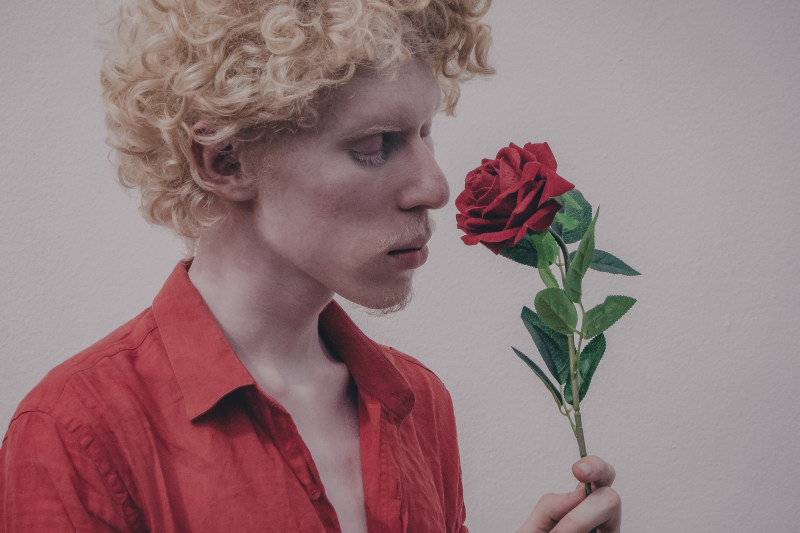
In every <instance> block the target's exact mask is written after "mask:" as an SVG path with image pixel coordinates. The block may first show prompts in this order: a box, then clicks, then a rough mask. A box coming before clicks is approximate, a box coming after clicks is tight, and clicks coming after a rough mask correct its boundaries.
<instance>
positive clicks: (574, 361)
mask: <svg viewBox="0 0 800 533" xmlns="http://www.w3.org/2000/svg"><path fill="white" fill-rule="evenodd" d="M549 229H550V234H551V235H552V236H553V238H555V240H556V244H558V247H559V248H561V255H563V256H564V273H565V274H566V273H567V272H569V251H568V250H567V245H566V243H565V242H564V239H562V238H561V235H559V234H558V233H556V232H555V231H553V228H552V227H551V228H549ZM568 340H569V378H570V385H571V386H572V410H573V412H574V414H575V439H576V440H577V441H578V451H579V452H580V455H581V457H586V441H585V440H584V437H583V422H582V421H581V401H580V387H579V386H578V357H577V353H576V351H575V338H574V337H573V336H572V335H569V336H568ZM585 488H586V495H587V496H588V495H589V494H591V493H592V485H591V483H586V484H585Z"/></svg>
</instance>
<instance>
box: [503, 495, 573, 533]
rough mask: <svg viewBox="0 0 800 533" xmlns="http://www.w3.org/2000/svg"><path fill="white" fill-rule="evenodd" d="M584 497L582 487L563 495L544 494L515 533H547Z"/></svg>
mask: <svg viewBox="0 0 800 533" xmlns="http://www.w3.org/2000/svg"><path fill="white" fill-rule="evenodd" d="M585 497H586V493H585V492H584V490H583V485H581V486H580V488H579V489H576V490H574V491H572V492H569V493H565V494H545V495H544V496H542V497H541V499H540V500H539V502H538V503H537V504H536V507H534V508H533V512H532V513H531V515H530V516H529V517H528V519H527V520H526V521H525V523H524V524H522V527H520V528H519V529H518V530H517V533H547V532H549V531H551V530H552V529H553V527H554V526H555V525H556V524H557V523H558V521H559V520H561V519H562V518H563V517H564V516H565V515H566V514H567V513H569V512H570V511H571V510H572V509H574V508H575V506H576V505H578V504H579V503H580V502H581V500H583V499H584V498H585Z"/></svg>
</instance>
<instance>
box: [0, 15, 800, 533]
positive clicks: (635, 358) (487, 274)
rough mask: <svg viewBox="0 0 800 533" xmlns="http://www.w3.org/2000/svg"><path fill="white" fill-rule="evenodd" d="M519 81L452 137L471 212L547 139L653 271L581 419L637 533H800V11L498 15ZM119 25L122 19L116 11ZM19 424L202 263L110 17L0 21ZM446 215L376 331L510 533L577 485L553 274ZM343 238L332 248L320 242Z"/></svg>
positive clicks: (5, 354)
mask: <svg viewBox="0 0 800 533" xmlns="http://www.w3.org/2000/svg"><path fill="white" fill-rule="evenodd" d="M495 3H496V5H495V6H494V8H493V10H492V12H491V15H490V17H489V19H490V21H491V22H492V23H493V25H494V28H495V31H494V36H495V42H496V44H495V48H494V52H493V57H494V59H495V63H496V65H497V68H498V74H497V76H496V77H494V78H493V79H491V80H485V81H476V82H473V83H472V84H470V85H468V86H467V87H465V89H464V96H463V100H462V103H461V106H460V109H459V115H458V117H457V118H455V119H448V118H442V119H441V120H438V122H437V124H436V126H435V136H436V139H437V150H438V154H439V157H440V160H441V163H442V167H443V168H444V170H445V172H446V173H447V175H448V176H449V178H450V180H451V186H452V189H453V197H455V195H456V194H457V193H458V192H459V190H460V186H461V185H460V184H461V183H462V177H463V175H464V173H465V172H466V171H468V170H470V169H471V168H473V167H474V166H476V165H477V164H478V162H479V160H480V159H481V157H485V156H490V155H493V154H494V152H496V150H497V149H498V148H499V147H500V146H501V145H503V144H506V143H507V142H508V141H515V142H518V143H524V142H526V141H543V140H547V141H549V142H550V145H551V147H552V149H553V151H554V153H555V155H556V157H557V158H558V160H559V162H560V166H559V170H560V171H561V173H562V174H563V175H564V176H565V177H567V178H568V179H571V180H572V181H574V182H575V183H577V184H578V186H579V187H580V188H581V189H582V191H583V192H584V193H585V194H586V196H587V197H588V198H589V199H590V201H592V202H593V203H594V204H600V205H602V208H603V209H602V214H601V218H600V221H599V225H598V234H597V243H598V247H599V248H602V249H606V250H608V251H612V252H615V253H617V254H618V255H620V256H621V257H623V258H624V259H625V260H627V261H628V262H629V263H631V264H632V265H633V266H635V267H636V268H638V269H639V270H641V271H642V272H643V273H644V275H643V276H642V277H640V278H621V277H612V276H608V275H602V274H594V275H592V274H590V277H589V278H588V279H587V284H588V286H589V287H590V290H589V292H590V294H589V296H588V298H587V299H588V301H589V302H590V303H597V302H598V301H599V300H600V299H602V297H604V296H605V295H606V294H609V293H622V294H629V295H632V296H635V297H638V298H639V299H640V301H639V303H638V304H637V306H636V307H635V308H634V309H633V311H632V312H631V314H630V316H627V317H626V318H624V319H623V321H622V322H620V324H619V325H618V326H617V327H615V328H614V329H612V330H611V332H610V334H609V335H608V341H609V350H608V353H607V354H606V358H605V359H604V361H603V362H602V364H601V366H600V368H599V370H598V373H597V374H596V377H595V381H594V383H593V386H592V390H591V391H590V392H589V395H588V398H587V401H586V403H585V406H584V413H585V422H586V430H587V439H588V446H589V449H590V452H595V453H598V454H601V455H603V456H604V457H606V458H608V459H609V460H610V461H611V462H612V463H614V464H615V465H616V467H617V469H618V472H619V477H618V483H617V487H618V489H619V491H620V492H621V493H622V495H623V498H624V501H625V504H624V506H625V522H624V524H625V527H624V529H625V530H626V531H631V532H653V533H658V532H664V533H666V532H675V531H703V532H719V533H722V532H729V531H773V532H790V531H796V529H797V524H798V523H800V507H799V506H798V505H796V501H797V492H798V490H800V489H798V487H799V486H798V482H797V479H798V476H800V459H798V452H799V451H800V449H799V448H800V446H798V443H797V442H798V438H799V437H800V429H798V425H799V423H800V420H798V405H799V404H800V387H798V386H797V384H796V383H797V381H798V379H800V358H798V356H797V353H796V344H797V343H796V338H797V323H798V319H800V313H798V311H797V305H798V297H800V289H799V288H798V287H799V286H800V284H798V282H797V281H796V280H797V273H796V265H797V262H798V260H800V249H798V237H797V226H798V223H800V215H799V214H798V208H797V202H798V200H800V180H799V179H798V174H799V172H798V171H799V170H800V150H798V140H800V102H798V94H800V59H798V58H800V32H798V30H797V28H798V27H800V4H798V3H797V2H796V1H794V0H765V1H760V2H750V1H743V0H735V1H734V0H727V1H723V0H701V1H699V2H697V1H689V0H677V1H673V2H655V1H643V0H625V1H606V2H599V1H588V0H584V1H571V2H564V1H556V0H552V1H550V0H547V1H537V0H497V1H496V2H495ZM110 4H113V1H112V0H104V1H103V5H110ZM0 24H1V25H2V31H0V59H1V61H2V63H1V65H2V70H1V71H2V79H1V80H0V117H2V120H3V128H2V131H3V140H2V142H0V162H2V173H0V179H1V180H2V198H3V202H2V209H1V210H0V298H1V299H2V305H1V306H0V346H2V352H1V354H2V372H1V373H0V426H2V428H3V429H4V428H5V426H6V423H7V422H8V420H9V419H10V417H11V414H12V412H13V410H14V408H15V406H16V405H17V403H18V402H19V401H20V400H21V399H22V397H23V396H24V394H25V393H26V391H28V390H29V389H30V388H31V387H32V386H34V385H35V384H36V382H37V381H38V380H40V379H41V378H42V376H43V375H44V374H45V373H46V371H47V370H48V369H49V368H51V367H52V366H53V365H55V364H57V363H58V362H60V361H62V360H64V359H66V358H67V357H69V356H70V355H72V354H74V353H75V352H77V351H79V350H80V349H82V348H84V347H85V346H87V345H88V344H90V343H91V342H93V341H94V340H96V339H98V338H99V337H101V336H102V335H104V334H105V333H107V332H109V331H110V330H111V329H113V328H114V327H116V326H117V325H119V324H121V323H122V322H124V321H125V320H127V319H129V318H130V317H132V316H133V315H135V314H136V313H138V312H139V311H140V310H141V309H143V308H144V307H146V306H147V305H149V302H150V301H151V299H152V297H153V295H154V294H155V293H156V291H157V290H158V289H159V287H160V286H161V283H162V282H163V280H164V278H165V277H166V276H167V274H168V273H169V271H170V270H171V268H172V266H173V265H174V263H175V262H176V261H177V260H178V259H179V258H180V257H181V256H182V253H183V251H182V247H181V246H180V243H178V242H177V241H176V240H175V239H173V238H172V237H171V236H170V235H169V234H168V233H167V232H166V231H164V230H160V229H154V228H150V227H148V226H147V225H146V224H145V223H143V222H142V221H141V220H140V219H139V217H138V215H137V212H136V206H137V201H136V199H135V198H134V197H132V196H130V195H127V194H126V193H125V192H123V191H122V190H121V189H120V188H119V186H118V185H117V184H116V183H115V181H114V176H113V170H112V168H111V167H110V165H109V164H108V162H107V149H106V147H105V145H104V141H103V139H104V127H103V111H102V107H101V104H100V99H99V83H98V81H97V69H98V64H99V60H100V55H99V52H98V51H97V50H96V49H95V48H94V44H93V43H94V41H95V39H96V37H97V30H96V24H95V15H94V14H93V5H92V3H91V2H78V1H75V0H69V1H67V0H62V1H58V2H39V1H26V0H4V1H3V2H2V3H1V4H0ZM454 216H455V210H454V208H453V207H452V205H451V206H449V207H447V208H445V209H443V210H442V211H441V212H439V213H437V215H436V218H437V220H438V222H439V230H438V232H437V234H436V236H435V238H434V241H433V243H432V246H431V250H432V253H431V258H430V260H429V263H428V265H426V266H425V267H424V268H423V269H422V271H421V272H420V273H419V276H418V283H417V298H416V299H415V301H414V303H413V304H412V305H411V306H410V307H409V308H408V309H407V310H406V311H404V312H403V313H401V314H400V315H397V316H394V317H390V318H382V319H376V318H373V317H369V316H367V315H365V314H363V313H361V312H358V311H356V312H355V318H356V319H357V321H359V323H361V324H362V325H363V327H364V328H365V329H366V330H367V331H368V332H369V333H371V334H372V335H373V336H374V337H375V338H376V339H377V340H380V341H382V342H385V343H387V344H391V345H394V346H396V347H398V348H400V349H402V350H404V351H407V352H409V353H411V354H413V355H416V356H417V357H419V358H420V359H422V360H423V361H424V362H425V363H426V364H428V365H429V366H430V367H431V368H433V369H434V370H435V371H436V372H437V373H438V374H439V375H440V376H441V378H442V379H443V380H444V381H445V383H446V384H447V386H448V387H449V389H450V390H451V392H452V395H453V398H454V400H455V404H456V414H457V417H458V420H459V431H460V433H459V439H460V442H461V448H462V459H463V470H464V482H465V485H466V499H467V504H468V515H469V524H470V525H471V528H472V530H473V531H475V532H487V533H493V532H500V531H512V530H513V529H514V528H515V527H516V526H517V525H518V524H519V523H520V522H521V521H522V520H523V518H524V517H525V516H526V515H527V513H528V511H529V509H530V507H531V505H532V504H533V503H534V502H535V500H536V499H537V498H538V496H539V495H540V494H541V493H542V492H544V491H550V490H568V489H570V488H571V487H572V486H573V483H572V481H571V479H570V474H569V465H570V464H571V462H572V461H573V460H574V458H575V457H576V455H577V450H576V447H575V445H574V442H573V440H572V437H571V434H570V431H569V427H568V425H567V423H566V421H565V420H563V419H562V417H561V416H559V415H558V414H557V412H556V410H555V409H554V407H553V405H552V400H551V399H550V397H549V395H548V394H547V393H546V392H545V390H544V389H543V388H542V387H541V385H540V384H539V383H538V382H537V381H536V379H535V377H534V376H533V375H532V374H531V373H530V372H529V371H528V370H527V369H526V368H525V367H524V366H523V365H522V364H521V363H519V362H518V361H517V360H516V359H515V357H514V356H513V354H512V353H511V350H510V348H509V345H510V344H513V345H515V346H517V347H519V348H521V349H523V350H524V351H527V352H529V353H530V352H533V351H534V348H533V345H532V342H531V340H530V338H529V337H528V336H527V334H526V333H525V331H524V329H523V327H522V325H521V323H520V321H519V318H518V316H519V310H520V308H521V306H522V305H525V304H528V305H529V304H530V303H531V302H532V298H533V295H534V294H535V292H536V291H537V290H538V288H539V287H540V284H539V282H538V279H537V277H536V276H535V275H534V273H533V272H532V271H529V270H528V269H525V268H523V267H519V266H517V265H515V264H513V263H511V262H509V261H506V260H503V259H500V258H496V257H494V256H493V255H492V254H491V253H489V252H488V251H487V250H485V249H483V248H478V247H475V248H468V247H466V246H463V245H462V244H461V243H460V240H459V232H458V231H457V230H456V229H455V228H454V222H453V221H454ZM321 230H322V229H321Z"/></svg>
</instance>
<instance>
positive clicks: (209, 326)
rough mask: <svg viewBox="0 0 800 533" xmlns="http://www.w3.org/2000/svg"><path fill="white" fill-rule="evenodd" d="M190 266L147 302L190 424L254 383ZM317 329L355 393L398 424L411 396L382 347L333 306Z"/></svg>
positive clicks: (174, 273)
mask: <svg viewBox="0 0 800 533" xmlns="http://www.w3.org/2000/svg"><path fill="white" fill-rule="evenodd" d="M190 265H191V260H187V261H181V262H180V263H178V265H177V266H176V267H175V269H174V270H173V271H172V274H171V275H170V276H169V278H167V281H166V283H165V284H164V286H163V287H162V289H161V291H160V292H159V293H158V295H157V296H156V298H155V300H154V301H153V315H154V317H155V320H156V323H157V324H158V328H159V332H160V334H161V339H162V342H163V343H164V347H165V349H166V352H167V357H168V358H169V361H170V364H171V365H172V370H173V372H174V373H175V378H176V380H177V382H178V386H179V387H180V390H181V393H182V394H183V398H184V402H185V405H186V413H187V415H188V417H189V418H190V419H191V420H194V419H195V418H197V417H199V416H201V415H203V414H204V413H206V412H208V411H209V410H210V409H211V408H212V407H214V405H216V404H217V402H219V401H220V400H221V399H222V398H224V397H225V396H227V395H228V394H229V393H231V392H233V391H234V390H236V389H238V388H241V387H246V386H255V385H256V383H255V380H254V379H253V377H252V376H251V375H250V372H248V371H247V368H245V366H244V365H243V364H242V362H241V361H240V360H239V357H238V356H237V355H236V353H235V352H234V351H233V348H231V346H230V344H228V341H227V339H225V335H224V334H223V333H222V330H221V329H220V327H219V325H218V324H217V322H216V320H215V319H214V317H213V316H212V314H211V311H209V309H208V307H207V306H206V304H205V302H204V301H203V298H202V296H200V293H199V292H198V291H197V289H196V288H195V286H194V285H193V284H192V282H191V280H190V279H189V272H188V269H189V266H190ZM319 329H320V333H321V334H322V336H323V338H324V339H325V340H326V341H327V342H328V345H329V346H330V347H331V348H332V349H333V350H334V352H336V353H337V354H338V355H339V356H340V357H341V358H342V360H343V361H344V363H345V364H346V365H347V367H348V369H349V370H350V374H351V375H352V376H353V380H354V381H355V383H356V386H357V387H358V390H359V393H360V394H366V395H368V396H371V397H373V398H374V399H376V400H377V401H379V402H380V403H382V404H383V405H384V406H386V408H388V409H389V410H390V411H391V412H392V413H394V415H395V416H397V418H398V419H403V418H405V417H406V415H408V413H410V412H411V409H412V407H413V406H414V393H413V391H412V390H411V387H410V386H409V384H408V382H407V381H406V379H405V378H404V377H403V375H402V374H401V373H400V371H399V370H398V369H397V368H396V367H395V366H394V364H393V363H392V361H391V359H389V356H388V355H387V350H386V348H383V347H381V346H380V345H378V344H376V343H375V342H374V341H372V340H370V339H369V338H368V337H367V336H366V335H365V334H364V333H363V332H362V331H361V330H360V329H359V328H358V326H356V325H355V324H354V323H353V321H352V320H350V317H348V316H347V314H346V313H345V312H344V310H342V308H341V307H340V306H339V305H338V304H337V303H336V302H331V303H330V304H329V305H328V306H327V307H326V308H325V309H324V310H323V312H322V314H321V315H320V320H319Z"/></svg>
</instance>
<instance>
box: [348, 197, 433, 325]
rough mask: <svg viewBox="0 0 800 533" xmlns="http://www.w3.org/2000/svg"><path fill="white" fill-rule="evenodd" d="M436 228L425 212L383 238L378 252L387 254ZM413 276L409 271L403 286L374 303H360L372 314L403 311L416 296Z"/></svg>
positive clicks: (378, 314)
mask: <svg viewBox="0 0 800 533" xmlns="http://www.w3.org/2000/svg"><path fill="white" fill-rule="evenodd" d="M434 228H435V223H434V222H433V220H431V218H430V217H429V216H428V213H427V212H425V213H424V215H422V216H420V217H419V218H417V219H415V220H414V221H413V222H411V223H410V224H408V225H406V226H405V227H403V228H402V229H401V230H400V231H398V232H397V233H394V234H393V235H390V236H388V237H386V238H384V239H383V240H381V242H380V243H379V244H378V252H379V253H381V254H385V253H387V252H388V251H389V250H392V249H393V248H394V247H395V246H397V245H398V244H402V243H404V242H408V241H410V240H413V239H416V238H418V237H419V236H421V235H431V234H432V233H433V230H434ZM413 277H414V272H409V275H408V279H407V281H406V282H405V283H404V284H403V286H402V287H400V288H398V289H397V290H395V291H393V292H391V293H389V294H385V295H383V297H382V298H381V299H380V300H378V301H377V302H375V303H374V304H371V305H363V304H358V305H360V306H361V307H363V308H364V309H365V310H366V312H367V314H369V315H372V316H386V315H390V314H392V313H396V312H398V311H402V310H403V309H405V308H406V306H407V305H408V304H409V303H411V300H412V298H413V297H414V288H413Z"/></svg>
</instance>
